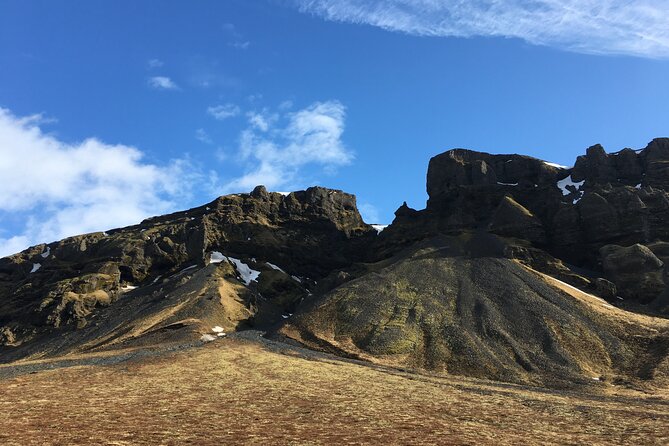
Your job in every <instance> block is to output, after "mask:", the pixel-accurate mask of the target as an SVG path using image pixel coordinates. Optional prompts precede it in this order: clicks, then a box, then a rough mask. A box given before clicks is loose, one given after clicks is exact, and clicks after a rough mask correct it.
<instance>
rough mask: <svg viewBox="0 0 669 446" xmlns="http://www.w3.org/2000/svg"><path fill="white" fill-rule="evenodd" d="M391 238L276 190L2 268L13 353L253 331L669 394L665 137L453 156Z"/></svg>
mask: <svg viewBox="0 0 669 446" xmlns="http://www.w3.org/2000/svg"><path fill="white" fill-rule="evenodd" d="M427 192H428V195H429V200H428V203H427V207H426V208H425V209H424V210H414V209H411V208H409V207H408V206H407V205H406V204H403V205H402V206H401V207H399V208H398V210H397V211H396V213H395V220H394V221H393V223H392V224H391V225H390V226H388V227H387V228H385V229H384V230H382V231H381V230H380V229H381V228H374V227H372V226H371V225H368V224H366V223H365V222H364V221H363V220H362V218H361V216H360V214H359V212H358V210H357V208H356V200H355V197H354V196H353V195H350V194H347V193H345V192H342V191H339V190H330V189H325V188H321V187H313V188H309V189H307V190H305V191H297V192H291V193H290V194H280V193H275V192H268V191H267V190H266V189H265V188H264V187H263V186H258V187H256V188H255V189H254V190H253V191H252V192H251V193H249V194H234V195H228V196H224V197H220V198H218V199H216V200H214V201H213V202H211V203H209V204H207V205H204V206H201V207H198V208H194V209H190V210H188V211H184V212H177V213H174V214H170V215H165V216H160V217H154V218H150V219H147V220H145V221H143V222H141V223H140V224H138V225H136V226H131V227H127V228H122V229H116V230H112V231H108V232H106V233H93V234H86V235H81V236H77V237H71V238H67V239H64V240H62V241H59V242H54V243H50V244H43V245H38V246H34V247H32V248H29V249H27V250H25V251H23V252H21V253H18V254H15V255H13V256H10V257H5V258H2V259H0V358H2V361H5V362H9V361H13V360H17V359H22V358H31V359H35V358H46V357H51V356H56V355H62V354H70V353H82V352H97V351H108V350H114V349H121V348H129V347H136V346H149V345H156V344H171V343H174V344H178V343H183V342H198V341H200V340H201V341H209V340H213V339H215V338H216V337H219V336H223V335H224V333H227V332H233V331H240V330H245V329H249V328H255V329H259V330H262V331H264V332H265V333H266V336H267V337H270V338H273V339H275V340H278V341H283V342H291V343H295V342H297V343H300V344H302V345H304V346H307V347H310V348H312V349H316V350H322V351H326V352H329V353H334V354H336V355H339V356H345V357H349V358H358V359H362V360H366V361H371V362H375V363H380V364H386V365H392V366H400V367H410V368H415V369H426V370H430V371H433V372H435V373H450V374H459V375H466V376H474V377H483V378H490V379H496V380H502V381H508V382H516V383H526V384H537V385H544V386H549V387H570V386H574V385H584V386H591V385H593V384H597V385H601V383H602V382H607V383H612V384H629V385H635V386H653V385H666V384H667V383H668V382H669V356H668V351H669V320H667V316H668V315H669V291H668V290H667V284H668V283H669V279H668V276H667V267H666V266H665V265H666V264H667V260H668V259H669V139H666V138H662V139H655V140H653V141H652V142H651V143H650V144H649V145H648V146H647V147H646V148H645V149H643V150H639V151H635V150H632V149H624V150H622V151H620V152H616V153H610V154H607V153H606V152H605V151H604V149H603V148H602V147H601V146H599V145H596V146H592V147H590V148H589V149H588V150H587V152H586V154H585V155H584V156H580V157H578V159H577V160H576V163H575V165H574V166H573V167H564V166H558V165H555V164H552V163H548V162H545V161H542V160H539V159H535V158H531V157H527V156H521V155H491V154H487V153H481V152H475V151H471V150H465V149H454V150H450V151H447V152H445V153H442V154H440V155H437V156H435V157H433V158H432V159H431V160H430V163H429V168H428V174H427Z"/></svg>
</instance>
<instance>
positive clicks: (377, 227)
mask: <svg viewBox="0 0 669 446" xmlns="http://www.w3.org/2000/svg"><path fill="white" fill-rule="evenodd" d="M370 226H371V227H372V228H374V229H376V232H377V233H379V234H380V233H381V232H382V231H383V230H384V229H386V228H387V227H388V225H370Z"/></svg>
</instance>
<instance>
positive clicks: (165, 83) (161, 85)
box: [149, 76, 179, 90]
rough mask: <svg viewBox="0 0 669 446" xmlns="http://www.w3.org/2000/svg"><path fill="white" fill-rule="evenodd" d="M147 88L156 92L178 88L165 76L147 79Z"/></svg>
mask: <svg viewBox="0 0 669 446" xmlns="http://www.w3.org/2000/svg"><path fill="white" fill-rule="evenodd" d="M149 86H150V87H151V88H155V89H156V90H178V89H179V87H178V86H177V84H175V83H174V81H172V79H170V78H169V77H165V76H154V77H151V78H149Z"/></svg>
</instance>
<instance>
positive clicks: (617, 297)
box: [616, 296, 625, 300]
mask: <svg viewBox="0 0 669 446" xmlns="http://www.w3.org/2000/svg"><path fill="white" fill-rule="evenodd" d="M616 299H618V300H625V299H623V298H622V297H620V296H616Z"/></svg>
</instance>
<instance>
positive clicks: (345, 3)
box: [290, 0, 669, 58]
mask: <svg viewBox="0 0 669 446" xmlns="http://www.w3.org/2000/svg"><path fill="white" fill-rule="evenodd" d="M290 1H292V2H293V3H294V4H295V5H296V6H297V7H298V8H299V9H300V10H301V11H303V12H308V13H313V14H317V15H319V16H322V17H324V18H326V19H329V20H335V21H342V22H350V23H359V24H368V25H373V26H378V27H380V28H384V29H387V30H391V31H400V32H405V33H409V34H414V35H421V36H454V37H471V36H498V37H515V38H520V39H523V40H525V41H527V42H529V43H532V44H537V45H547V46H553V47H558V48H562V49H566V50H570V51H576V52H582V53H591V54H624V55H632V56H640V57H650V58H668V57H669V26H668V25H667V24H668V23H669V2H667V0H635V1H627V0H476V1H462V0H290Z"/></svg>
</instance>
